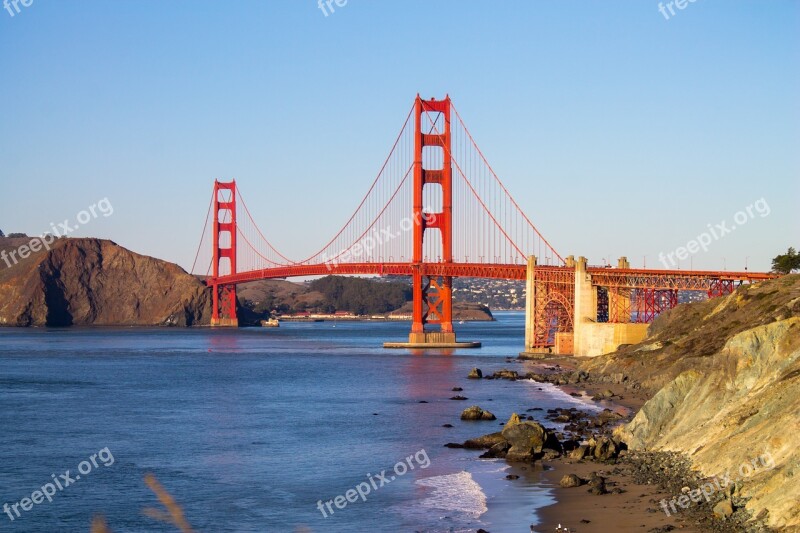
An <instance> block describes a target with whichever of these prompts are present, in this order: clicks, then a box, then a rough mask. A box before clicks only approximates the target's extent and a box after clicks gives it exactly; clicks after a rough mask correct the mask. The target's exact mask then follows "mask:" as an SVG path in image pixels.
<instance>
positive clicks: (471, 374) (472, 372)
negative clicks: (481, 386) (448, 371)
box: [467, 368, 483, 379]
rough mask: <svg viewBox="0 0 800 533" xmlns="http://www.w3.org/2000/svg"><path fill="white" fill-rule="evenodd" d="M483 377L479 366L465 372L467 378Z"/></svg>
mask: <svg viewBox="0 0 800 533" xmlns="http://www.w3.org/2000/svg"><path fill="white" fill-rule="evenodd" d="M482 377H483V372H481V369H480V368H473V369H472V370H470V371H469V374H467V378H468V379H481V378H482Z"/></svg>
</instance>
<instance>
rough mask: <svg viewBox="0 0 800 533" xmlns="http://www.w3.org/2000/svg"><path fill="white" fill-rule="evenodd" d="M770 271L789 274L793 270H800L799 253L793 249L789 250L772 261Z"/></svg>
mask: <svg viewBox="0 0 800 533" xmlns="http://www.w3.org/2000/svg"><path fill="white" fill-rule="evenodd" d="M772 270H773V271H774V272H777V273H778V274H789V273H790V272H792V271H793V270H800V253H797V251H796V250H795V249H794V248H789V249H788V250H787V251H786V253H785V254H781V255H778V256H775V257H774V258H773V259H772Z"/></svg>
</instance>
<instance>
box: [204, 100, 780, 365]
mask: <svg viewBox="0 0 800 533" xmlns="http://www.w3.org/2000/svg"><path fill="white" fill-rule="evenodd" d="M209 221H210V222H211V223H210V225H209ZM209 226H210V227H209ZM200 265H204V266H205V265H207V269H206V271H205V272H197V271H196V269H197V268H198V267H199V266H200ZM192 273H195V274H199V275H204V276H205V281H206V284H207V285H208V286H209V287H211V289H212V299H213V315H212V325H213V326H237V325H238V318H237V313H236V308H237V300H236V286H237V285H238V284H242V283H246V282H251V281H256V280H263V279H275V278H290V277H304V276H320V275H327V274H340V275H377V276H408V277H410V278H411V280H412V288H413V311H412V321H411V331H410V333H409V338H408V342H407V343H405V342H404V343H387V346H389V347H415V348H443V347H460V346H471V345H479V344H478V343H460V342H458V341H457V340H456V333H455V330H454V329H453V311H452V280H453V278H455V277H468V278H494V279H512V280H526V281H527V306H526V318H527V320H526V324H527V325H526V336H525V351H526V352H552V351H556V352H560V353H576V354H581V355H586V354H589V353H588V352H591V351H597V350H598V348H597V346H594V347H593V346H592V345H597V342H598V339H600V341H599V342H600V343H601V344H602V343H603V342H605V340H604V339H606V340H608V339H609V338H610V339H611V343H612V344H614V343H616V344H621V343H624V342H627V341H634V340H635V339H636V338H638V337H642V336H643V333H642V332H643V331H644V328H643V327H642V325H644V327H645V328H646V324H647V323H649V322H651V321H652V320H653V319H654V318H655V317H656V316H657V315H658V314H659V313H661V312H663V311H664V310H666V309H670V308H672V307H674V306H675V305H677V303H678V291H680V290H692V291H705V292H706V293H707V294H708V296H709V297H714V296H719V295H722V294H728V293H730V292H732V291H733V290H734V288H735V287H736V286H738V285H739V284H742V283H752V282H755V281H759V280H763V279H768V278H770V277H774V275H772V274H769V273H756V272H728V271H686V270H652V269H633V268H631V267H630V265H629V264H628V262H627V260H626V259H625V258H620V260H619V262H618V265H617V268H608V267H593V266H589V265H588V264H587V261H586V259H585V258H582V257H580V258H578V259H575V258H574V257H572V256H569V257H563V256H562V255H560V254H559V253H558V252H557V251H556V250H555V248H554V247H553V246H552V245H551V244H550V243H549V242H548V240H547V239H546V238H545V237H544V236H543V235H542V234H541V232H540V231H539V230H538V229H537V227H536V226H535V225H534V224H533V222H531V220H530V218H528V216H527V215H526V214H525V213H524V212H523V211H522V209H521V208H520V207H519V205H518V204H517V202H516V201H515V200H514V198H513V197H512V196H511V194H510V193H509V191H508V189H507V188H506V187H505V185H504V184H503V182H502V181H501V179H500V178H499V177H498V175H497V174H496V173H495V172H494V170H493V169H492V167H491V165H490V164H489V162H488V160H487V159H486V157H485V156H484V154H483V152H482V151H481V150H480V148H479V147H478V145H477V143H476V142H475V139H474V138H473V136H472V134H471V133H470V131H469V129H467V126H466V124H465V123H464V121H463V119H462V117H461V115H460V114H459V112H458V110H457V109H456V108H455V106H454V105H453V103H452V102H451V100H450V98H449V96H448V97H446V98H444V99H443V100H436V99H430V100H423V99H422V98H420V97H419V95H417V97H416V99H415V100H414V104H413V106H412V107H411V110H410V111H409V112H408V115H407V116H406V119H405V122H404V123H403V126H402V128H401V129H400V133H399V134H398V135H397V137H396V139H395V141H394V144H393V145H392V147H391V150H390V151H389V155H388V156H387V157H386V159H385V160H384V162H383V165H382V166H381V168H380V169H379V171H378V173H377V175H376V177H375V178H374V180H373V181H372V184H371V185H370V187H369V189H368V190H367V192H366V194H365V195H364V197H363V198H362V199H361V201H360V203H359V204H358V206H357V207H356V209H355V211H354V212H353V214H352V215H351V216H350V217H349V218H348V220H347V221H346V222H345V223H344V225H343V226H342V227H341V228H340V229H339V230H338V231H337V232H335V233H334V234H333V237H331V238H330V239H329V240H328V241H327V242H326V243H325V244H324V245H323V246H322V247H321V248H320V249H318V251H316V252H315V253H313V254H312V255H310V256H308V257H306V258H305V259H300V260H293V259H290V258H288V257H286V256H285V255H284V254H282V253H281V252H280V251H279V250H278V249H277V248H276V247H275V246H274V245H273V244H272V242H271V241H270V240H269V239H268V238H267V237H266V236H265V234H264V233H263V232H262V231H261V230H260V229H259V227H258V225H257V224H256V223H255V221H254V219H253V216H252V214H251V212H250V210H249V209H248V207H247V204H246V203H245V201H244V199H243V197H242V195H241V192H240V190H239V188H238V187H237V185H236V182H235V181H230V182H220V181H216V182H215V183H214V189H213V194H212V197H211V201H210V203H209V209H208V214H207V216H206V223H205V225H204V228H203V235H202V238H201V241H200V245H199V247H198V250H197V254H196V256H195V261H194V264H193V265H192ZM599 349H600V350H601V351H602V350H603V349H604V348H599Z"/></svg>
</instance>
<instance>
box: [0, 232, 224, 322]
mask: <svg viewBox="0 0 800 533" xmlns="http://www.w3.org/2000/svg"><path fill="white" fill-rule="evenodd" d="M29 241H30V239H0V250H2V251H6V253H9V252H11V251H13V250H18V249H19V247H20V246H22V245H24V244H25V243H27V242H29ZM26 255H27V254H26ZM5 257H9V256H8V255H6V256H5ZM9 265H10V266H9ZM210 316H211V303H210V292H209V291H208V290H207V289H206V287H205V286H204V285H203V284H202V283H201V282H200V281H198V280H197V279H196V278H195V277H194V276H191V275H189V274H187V273H186V272H185V271H184V270H183V269H182V268H180V267H179V266H177V265H175V264H172V263H167V262H165V261H161V260H159V259H154V258H152V257H147V256H143V255H139V254H136V253H133V252H131V251H129V250H127V249H125V248H123V247H121V246H118V245H117V244H115V243H114V242H111V241H108V240H100V239H59V240H56V241H55V242H53V243H52V244H51V245H50V249H49V250H48V249H42V250H39V251H37V252H36V253H33V254H31V255H30V256H29V257H27V258H26V259H24V260H19V261H18V262H17V263H16V264H15V263H14V262H13V261H10V262H8V263H5V262H4V263H0V325H3V326H70V325H102V326H112V325H126V326H127V325H136V326H154V325H176V326H191V325H201V324H208V323H209V321H210Z"/></svg>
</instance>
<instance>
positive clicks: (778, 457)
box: [584, 275, 800, 531]
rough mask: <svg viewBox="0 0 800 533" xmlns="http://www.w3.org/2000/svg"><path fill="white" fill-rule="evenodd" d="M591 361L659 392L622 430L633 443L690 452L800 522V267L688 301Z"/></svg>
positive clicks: (750, 500)
mask: <svg viewBox="0 0 800 533" xmlns="http://www.w3.org/2000/svg"><path fill="white" fill-rule="evenodd" d="M584 368H586V369H587V370H590V371H600V372H606V373H619V374H624V375H625V379H626V380H628V382H629V383H630V384H631V385H630V386H636V387H641V388H643V389H644V390H648V391H652V392H653V394H654V395H653V397H652V399H650V400H649V401H648V402H647V403H646V404H645V405H644V406H643V408H642V409H641V410H640V411H639V412H638V413H637V415H636V416H635V417H634V419H633V420H632V421H631V422H630V423H629V424H628V425H626V426H624V427H622V428H621V429H620V431H619V434H620V436H621V437H622V438H623V440H625V441H626V442H627V443H628V445H629V446H630V447H631V448H633V449H637V450H650V451H675V452H681V453H683V454H686V455H687V456H688V457H689V458H690V459H691V460H692V462H693V464H694V467H695V468H696V469H698V470H699V471H700V472H701V474H702V475H703V476H706V477H708V478H715V477H716V478H717V479H726V478H729V479H730V481H731V486H732V487H735V492H734V494H733V497H732V498H731V501H732V502H733V503H734V504H737V505H743V506H745V507H746V509H747V510H748V511H750V513H751V516H753V517H758V518H761V519H763V520H764V521H765V522H766V523H767V524H769V525H770V526H771V527H773V528H775V529H778V530H785V531H800V505H798V502H800V451H799V448H798V446H797V436H798V435H800V275H794V276H786V277H783V278H780V279H776V280H772V281H769V282H764V283H761V284H758V285H755V286H749V287H742V288H740V289H738V290H737V291H736V292H735V293H734V294H732V295H730V296H727V297H724V298H718V299H712V300H709V301H706V302H702V303H698V304H690V305H686V306H679V307H678V308H676V309H674V310H672V311H670V312H668V313H666V314H665V315H664V316H662V317H660V318H659V319H657V320H656V321H655V322H654V323H653V325H652V327H651V329H650V332H649V337H648V338H647V339H646V340H645V341H644V342H643V343H641V344H638V345H635V346H630V347H627V348H625V349H623V350H620V351H619V352H616V353H614V354H609V355H608V356H604V357H599V358H596V359H595V360H592V361H589V362H587V363H586V364H585V365H584Z"/></svg>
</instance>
